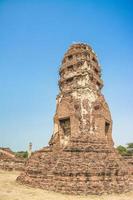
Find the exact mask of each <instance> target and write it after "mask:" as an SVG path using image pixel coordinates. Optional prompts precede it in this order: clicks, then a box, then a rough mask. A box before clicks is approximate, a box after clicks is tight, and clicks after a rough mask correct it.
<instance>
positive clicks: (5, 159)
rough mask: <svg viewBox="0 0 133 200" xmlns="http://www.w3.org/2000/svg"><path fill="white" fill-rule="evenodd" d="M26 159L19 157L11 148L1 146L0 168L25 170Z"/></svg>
mask: <svg viewBox="0 0 133 200" xmlns="http://www.w3.org/2000/svg"><path fill="white" fill-rule="evenodd" d="M25 162H26V159H24V158H22V157H18V156H16V155H15V153H14V152H13V151H12V150H11V149H10V148H4V147H0V169H2V170H8V171H13V170H17V171H23V170H24V168H25Z"/></svg>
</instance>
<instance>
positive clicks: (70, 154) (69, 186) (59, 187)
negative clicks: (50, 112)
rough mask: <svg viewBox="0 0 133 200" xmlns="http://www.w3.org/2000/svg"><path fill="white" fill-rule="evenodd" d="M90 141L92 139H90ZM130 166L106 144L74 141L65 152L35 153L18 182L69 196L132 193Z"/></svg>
mask: <svg viewBox="0 0 133 200" xmlns="http://www.w3.org/2000/svg"><path fill="white" fill-rule="evenodd" d="M89 140H90V139H89ZM129 171H130V169H129V166H128V164H127V163H126V162H125V161H124V160H123V158H122V157H121V156H120V155H118V154H117V152H116V151H115V149H114V148H112V147H111V146H109V145H108V144H105V143H104V144H103V140H102V141H101V144H100V141H99V140H98V141H97V143H96V141H95V142H94V141H93V143H88V142H87V140H84V141H82V142H81V141H80V142H79V141H78V140H77V142H76V140H75V141H74V140H72V141H71V143H70V144H69V145H68V146H67V148H65V149H64V150H60V151H57V152H56V151H55V150H53V149H52V148H51V147H48V148H44V149H42V150H41V151H38V152H36V153H35V154H34V155H33V156H32V157H31V158H30V159H29V161H28V163H27V167H26V170H25V172H23V173H22V174H21V175H20V176H19V177H18V178H17V180H18V181H19V182H21V183H24V184H29V185H31V186H33V187H39V188H43V189H46V190H52V191H56V192H62V193H68V194H101V193H112V192H117V193H119V192H126V191H129V190H130V189H131V180H129V178H130V174H129Z"/></svg>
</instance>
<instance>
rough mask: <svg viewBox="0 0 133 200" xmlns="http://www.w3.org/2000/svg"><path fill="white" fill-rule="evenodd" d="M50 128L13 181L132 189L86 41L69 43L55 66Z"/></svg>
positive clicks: (77, 190)
mask: <svg viewBox="0 0 133 200" xmlns="http://www.w3.org/2000/svg"><path fill="white" fill-rule="evenodd" d="M59 75H60V80H59V88H60V93H59V95H58V96H57V99H56V101H57V105H56V113H55V116H54V132H53V135H52V137H51V139H50V142H49V146H47V147H44V148H43V149H41V150H39V151H36V152H35V153H33V155H32V156H31V157H30V159H29V160H28V162H27V164H26V168H25V171H24V172H23V173H21V175H20V176H19V177H18V178H17V181H19V182H21V183H23V184H28V185H31V186H33V187H39V188H43V189H46V190H51V191H56V192H61V193H68V194H101V193H112V192H118V193H119V192H125V191H128V190H130V189H131V187H132V181H131V179H130V177H131V176H130V171H131V170H130V167H129V165H128V163H126V162H125V161H124V159H123V158H122V157H121V156H120V155H119V154H118V152H117V151H116V149H115V148H114V147H113V145H114V143H113V140H112V119H111V114H110V111H109V107H108V104H107V103H106V101H105V98H104V96H103V94H102V93H101V89H102V87H103V81H102V79H101V69H100V66H99V63H98V59H97V57H96V54H95V53H94V51H93V50H92V48H91V47H90V46H88V45H87V44H83V43H79V44H73V45H72V46H70V48H69V49H68V51H67V52H66V53H65V55H64V58H63V60H62V64H61V67H60V70H59Z"/></svg>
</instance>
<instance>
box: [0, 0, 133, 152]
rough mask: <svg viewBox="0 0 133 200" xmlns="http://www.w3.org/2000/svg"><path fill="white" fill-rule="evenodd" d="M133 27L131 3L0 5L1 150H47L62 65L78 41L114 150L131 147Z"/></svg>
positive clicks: (24, 1)
mask: <svg viewBox="0 0 133 200" xmlns="http://www.w3.org/2000/svg"><path fill="white" fill-rule="evenodd" d="M132 19H133V1H132V0H108V1H107V0H66V1H65V0H62V1H61V0H53V1H52V0H46V1H44V0H42V1H41V0H19V1H18V0H16V1H15V0H0V146H9V147H10V148H12V149H13V150H25V149H26V148H27V146H28V143H29V142H30V141H31V142H32V143H33V147H34V149H39V148H41V147H43V146H45V145H47V143H48V140H49V139H50V137H51V134H52V129H53V115H54V112H55V107H56V106H55V99H56V95H57V94H58V85H57V82H58V70H59V66H60V62H61V59H62V57H63V54H64V53H65V51H66V50H67V48H68V47H69V45H71V44H72V43H73V42H79V41H81V42H86V43H88V44H90V45H91V46H92V48H93V49H94V51H95V52H96V54H97V56H98V58H99V61H100V64H101V67H102V74H103V77H102V78H103V80H104V85H105V86H104V89H103V93H104V95H105V98H106V100H107V102H108V104H109V106H110V110H111V113H112V118H113V138H114V141H115V144H117V145H118V144H126V143H128V142H131V141H132V142H133V64H132V63H133V61H132V59H133V20H132Z"/></svg>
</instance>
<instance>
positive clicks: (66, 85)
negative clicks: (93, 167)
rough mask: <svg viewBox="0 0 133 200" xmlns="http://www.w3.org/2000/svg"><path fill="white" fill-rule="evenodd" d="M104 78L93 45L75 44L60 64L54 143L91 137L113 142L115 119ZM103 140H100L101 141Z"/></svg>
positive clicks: (64, 143) (64, 142) (52, 141)
mask: <svg viewBox="0 0 133 200" xmlns="http://www.w3.org/2000/svg"><path fill="white" fill-rule="evenodd" d="M102 87H103V81H102V79H101V69H100V66H99V64H98V60H97V57H96V55H95V53H94V51H93V50H92V49H91V47H90V46H88V45H86V44H82V43H81V44H74V45H72V46H71V47H70V48H69V49H68V51H67V53H66V54H65V56H64V58H63V60H62V65H61V67H60V80H59V88H60V94H59V95H58V96H57V109H56V114H55V117H54V134H53V137H52V140H51V142H50V144H53V145H54V144H56V141H57V143H58V142H59V144H60V146H62V147H65V146H66V145H67V144H68V142H69V141H70V140H71V139H72V138H79V139H83V138H90V140H91V141H92V140H96V139H98V141H99V140H100V141H102V142H105V144H106V143H108V144H110V145H112V144H113V141H112V120H111V115H110V111H109V108H108V105H107V103H106V102H105V100H104V96H103V95H102V94H101V89H102ZM100 141H99V142H100Z"/></svg>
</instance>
